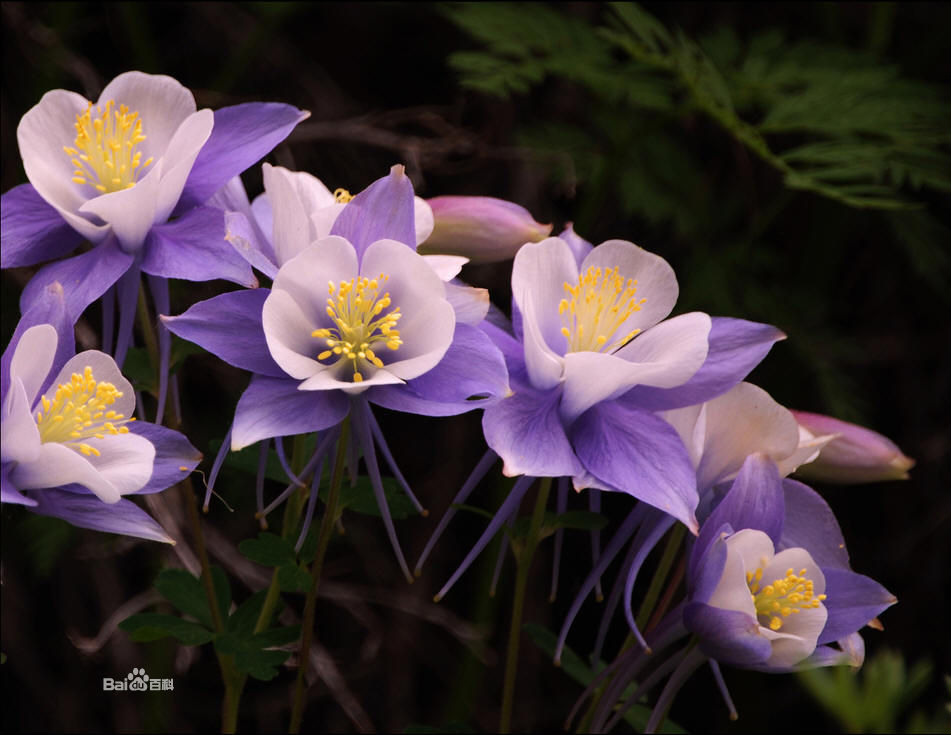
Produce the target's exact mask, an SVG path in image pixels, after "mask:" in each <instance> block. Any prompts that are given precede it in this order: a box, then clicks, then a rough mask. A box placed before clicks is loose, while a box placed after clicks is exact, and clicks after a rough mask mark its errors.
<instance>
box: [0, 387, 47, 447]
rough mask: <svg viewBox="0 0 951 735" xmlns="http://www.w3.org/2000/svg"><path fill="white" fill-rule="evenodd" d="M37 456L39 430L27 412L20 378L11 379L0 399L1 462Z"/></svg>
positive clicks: (25, 398)
mask: <svg viewBox="0 0 951 735" xmlns="http://www.w3.org/2000/svg"><path fill="white" fill-rule="evenodd" d="M39 455H40V430H39V428H38V427H37V425H36V421H35V420H34V418H33V414H32V413H31V412H30V402H29V401H28V400H27V397H26V390H25V389H24V387H23V381H22V380H20V378H13V380H11V381H10V388H9V390H7V395H6V396H5V397H4V399H3V422H2V423H0V459H2V460H3V461H4V462H33V461H35V460H36V459H37V457H39Z"/></svg>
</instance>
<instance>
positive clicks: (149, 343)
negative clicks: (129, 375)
mask: <svg viewBox="0 0 951 735" xmlns="http://www.w3.org/2000/svg"><path fill="white" fill-rule="evenodd" d="M136 317H138V320H139V328H140V329H141V330H142V339H143V340H144V341H145V350H146V352H148V355H149V365H154V366H155V369H156V375H158V365H159V351H158V341H157V340H156V339H155V330H154V329H152V320H151V319H150V318H149V306H148V303H147V302H146V300H145V286H144V285H143V284H142V283H139V300H138V302H137V305H136Z"/></svg>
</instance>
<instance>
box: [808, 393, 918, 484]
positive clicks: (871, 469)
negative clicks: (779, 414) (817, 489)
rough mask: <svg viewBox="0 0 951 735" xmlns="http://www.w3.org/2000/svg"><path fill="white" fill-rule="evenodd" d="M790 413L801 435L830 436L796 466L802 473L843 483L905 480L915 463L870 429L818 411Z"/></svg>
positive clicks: (821, 479) (809, 476)
mask: <svg viewBox="0 0 951 735" xmlns="http://www.w3.org/2000/svg"><path fill="white" fill-rule="evenodd" d="M792 413H793V416H795V417H796V421H798V422H799V428H800V430H801V431H802V432H803V433H804V434H805V435H808V436H812V435H814V434H830V435H833V436H834V438H833V439H832V441H830V442H829V443H828V444H826V445H825V446H824V447H823V448H822V451H821V452H819V456H818V457H817V458H816V459H815V460H814V461H813V462H811V463H809V464H804V465H803V466H802V467H800V468H799V470H798V473H799V474H800V475H801V476H803V477H806V478H809V479H812V480H819V481H821V482H833V483H843V484H854V483H861V482H882V481H885V480H906V479H908V470H910V469H911V468H912V467H914V466H915V460H913V459H911V458H910V457H907V456H905V454H904V453H903V452H902V451H901V449H899V448H898V446H897V445H896V444H895V442H893V441H892V440H891V439H889V438H888V437H886V436H882V435H881V434H879V433H877V432H875V431H872V430H871V429H866V428H864V427H862V426H856V425H855V424H850V423H848V422H847V421H840V420H839V419H835V418H832V417H831V416H823V415H822V414H818V413H806V412H805V411H793V412H792Z"/></svg>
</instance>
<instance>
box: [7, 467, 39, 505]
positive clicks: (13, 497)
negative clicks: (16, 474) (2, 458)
mask: <svg viewBox="0 0 951 735" xmlns="http://www.w3.org/2000/svg"><path fill="white" fill-rule="evenodd" d="M12 471H13V463H12V462H4V463H3V470H2V474H0V503H13V504H14V505H36V501H35V500H33V498H28V497H27V496H26V495H21V494H20V491H19V490H17V489H16V487H15V486H14V484H13V481H12V480H11V479H10V473H11V472H12Z"/></svg>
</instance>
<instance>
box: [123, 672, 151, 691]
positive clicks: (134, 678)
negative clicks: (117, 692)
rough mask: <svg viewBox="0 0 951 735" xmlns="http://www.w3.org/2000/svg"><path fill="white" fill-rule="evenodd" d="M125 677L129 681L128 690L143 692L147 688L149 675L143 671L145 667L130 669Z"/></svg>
mask: <svg viewBox="0 0 951 735" xmlns="http://www.w3.org/2000/svg"><path fill="white" fill-rule="evenodd" d="M126 679H128V681H129V691H130V692H144V691H146V690H147V689H148V688H149V685H148V681H149V675H148V674H146V673H145V669H132V671H131V672H129V674H128V675H127V676H126Z"/></svg>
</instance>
